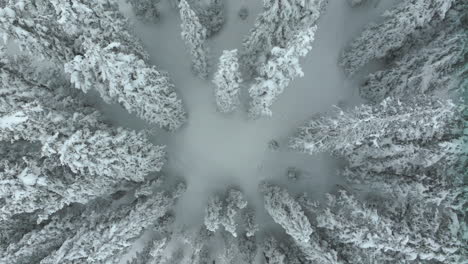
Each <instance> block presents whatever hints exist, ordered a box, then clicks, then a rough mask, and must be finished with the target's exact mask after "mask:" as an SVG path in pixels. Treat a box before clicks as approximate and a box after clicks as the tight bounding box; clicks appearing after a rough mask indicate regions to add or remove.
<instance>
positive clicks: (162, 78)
mask: <svg viewBox="0 0 468 264" xmlns="http://www.w3.org/2000/svg"><path fill="white" fill-rule="evenodd" d="M57 14H59V15H57ZM0 19H1V20H2V23H1V26H0V27H1V30H2V31H3V36H4V37H5V38H7V37H8V38H12V39H13V40H15V42H16V43H18V45H19V46H20V47H21V48H22V49H24V50H26V51H28V52H29V53H31V54H32V55H34V56H37V54H40V55H41V56H43V57H44V58H46V59H49V60H52V61H53V62H55V63H57V64H58V65H60V67H63V66H64V65H67V66H66V67H65V68H66V69H67V72H68V73H69V74H70V75H71V78H72V82H73V83H74V84H75V86H76V87H77V88H79V89H82V90H83V91H88V90H89V89H90V88H91V83H89V82H88V81H93V83H92V84H93V85H96V87H98V88H100V89H98V91H99V93H100V94H101V95H102V96H103V97H104V99H105V101H106V102H116V103H120V104H121V105H122V106H123V107H124V108H125V109H126V110H128V111H129V112H135V113H136V114H137V115H138V116H139V117H140V118H143V119H145V120H146V121H149V122H151V123H156V124H158V125H160V126H161V127H166V128H168V129H171V130H172V129H176V128H178V127H179V126H180V125H181V124H182V123H183V122H184V121H185V113H184V110H183V108H182V104H181V101H180V100H178V99H177V98H176V94H175V92H174V87H173V84H172V83H171V82H170V80H169V79H168V77H167V75H166V74H165V73H161V72H159V71H157V70H156V68H155V67H154V66H149V65H148V64H147V62H146V61H145V60H146V59H147V58H148V54H147V53H146V52H145V51H144V50H143V46H142V45H141V43H139V41H138V40H137V39H136V38H134V37H133V36H131V34H130V33H129V32H128V30H127V27H128V25H127V21H126V20H125V19H124V18H123V16H122V15H121V14H120V13H119V10H118V6H117V4H116V3H113V2H112V1H109V0H99V1H85V2H73V3H72V2H67V1H60V0H47V1H42V2H41V5H34V4H33V3H32V2H25V1H19V2H17V1H11V2H10V3H9V4H8V6H7V7H5V8H3V9H2V10H1V12H0ZM91 43H92V44H91ZM106 47H108V49H107V50H106V49H105V48H106ZM99 52H102V53H103V54H100V53H99ZM119 58H120V59H121V60H119ZM104 59H105V60H108V61H111V62H112V63H113V64H112V66H113V67H112V66H111V64H109V63H107V64H106V63H104V62H103V61H102V60H104ZM96 63H99V64H101V65H96ZM116 65H119V66H120V67H124V68H123V69H122V71H119V70H118V69H117V68H116ZM78 71H81V72H78ZM119 80H120V81H119ZM142 87H145V88H146V89H144V88H142ZM147 87H151V89H147ZM131 89H132V90H131ZM130 90H131V91H132V92H130ZM141 93H142V94H141ZM135 97H138V98H139V99H141V98H145V99H146V100H144V101H139V99H137V98H135ZM148 98H156V99H153V100H149V99H148Z"/></svg>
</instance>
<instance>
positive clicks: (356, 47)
mask: <svg viewBox="0 0 468 264" xmlns="http://www.w3.org/2000/svg"><path fill="white" fill-rule="evenodd" d="M455 1H456V0H407V1H402V2H401V3H400V4H399V5H398V6H397V7H395V8H393V9H391V10H388V11H386V12H385V13H384V14H383V17H384V21H383V22H381V23H378V24H371V25H370V26H368V27H367V28H366V29H365V30H364V31H363V32H362V33H361V35H360V36H359V37H358V38H356V39H355V40H354V41H353V42H352V43H351V44H350V46H349V48H348V49H347V50H346V51H345V52H344V53H343V55H342V57H341V62H340V63H341V65H342V66H343V67H344V69H345V71H346V72H347V73H348V74H349V75H352V74H354V73H355V72H357V71H358V70H359V69H360V68H361V67H363V66H365V65H366V64H367V63H368V62H370V61H371V60H374V59H381V58H385V57H387V56H391V55H392V53H393V52H395V51H397V50H398V49H400V48H401V47H402V46H404V45H406V44H408V43H409V42H410V41H411V39H412V36H414V35H415V34H417V33H418V32H419V31H421V30H423V29H424V28H427V27H431V26H433V24H434V23H437V22H439V21H441V20H443V19H444V18H445V16H446V14H447V12H448V10H449V9H450V7H451V5H452V4H453V3H454V2H455Z"/></svg>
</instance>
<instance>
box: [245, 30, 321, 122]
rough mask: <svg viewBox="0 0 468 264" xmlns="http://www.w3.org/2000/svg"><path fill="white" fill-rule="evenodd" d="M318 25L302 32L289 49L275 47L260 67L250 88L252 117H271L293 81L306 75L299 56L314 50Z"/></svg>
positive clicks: (291, 42)
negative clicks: (273, 109) (274, 108)
mask: <svg viewBox="0 0 468 264" xmlns="http://www.w3.org/2000/svg"><path fill="white" fill-rule="evenodd" d="M316 29H317V27H315V26H314V27H311V28H308V29H306V30H303V31H302V30H301V31H298V32H297V34H295V35H294V36H293V37H292V39H291V40H290V42H289V43H288V46H287V47H286V48H280V47H274V48H273V49H272V50H271V56H270V57H269V58H268V60H267V61H266V62H265V64H263V65H262V67H261V68H260V74H259V77H257V78H256V79H255V82H254V84H253V85H252V86H251V87H250V89H249V94H250V97H251V100H252V101H251V103H250V105H251V106H250V110H249V115H250V116H251V117H252V118H256V117H260V116H271V115H272V112H271V109H270V108H271V106H272V105H273V103H274V102H275V101H276V100H277V98H278V96H279V95H280V94H282V93H283V92H284V89H285V88H286V87H287V86H288V85H289V83H290V82H291V81H292V80H294V79H295V78H297V77H302V76H303V75H304V73H303V72H302V69H301V66H300V65H299V59H300V58H301V57H304V56H306V55H307V53H308V52H309V51H310V50H311V49H312V42H313V41H314V34H315V30H316Z"/></svg>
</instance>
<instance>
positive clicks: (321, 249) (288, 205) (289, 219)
mask: <svg viewBox="0 0 468 264" xmlns="http://www.w3.org/2000/svg"><path fill="white" fill-rule="evenodd" d="M260 188H261V192H262V193H263V195H264V199H265V209H266V210H267V212H268V213H269V214H270V216H271V217H272V218H273V220H274V221H275V222H276V223H278V224H279V225H281V227H282V228H284V230H285V231H286V233H287V234H288V235H290V236H291V237H292V239H293V240H294V242H295V243H296V245H297V246H298V247H299V249H300V250H301V251H302V253H303V254H304V256H305V258H306V259H307V260H308V261H312V262H319V263H329V264H337V263H341V262H340V261H339V260H338V257H337V253H336V252H335V251H334V250H333V249H332V248H327V247H326V246H325V245H324V244H323V243H321V242H320V238H319V237H318V236H317V235H316V234H314V232H315V230H314V228H313V227H312V225H311V224H310V222H309V219H307V217H306V215H305V214H304V211H303V210H302V208H301V205H300V204H299V203H298V202H297V201H296V200H295V199H294V198H293V197H291V195H290V194H289V193H288V192H287V191H286V190H285V189H282V188H280V187H278V186H274V185H270V184H266V183H264V184H262V186H261V187H260Z"/></svg>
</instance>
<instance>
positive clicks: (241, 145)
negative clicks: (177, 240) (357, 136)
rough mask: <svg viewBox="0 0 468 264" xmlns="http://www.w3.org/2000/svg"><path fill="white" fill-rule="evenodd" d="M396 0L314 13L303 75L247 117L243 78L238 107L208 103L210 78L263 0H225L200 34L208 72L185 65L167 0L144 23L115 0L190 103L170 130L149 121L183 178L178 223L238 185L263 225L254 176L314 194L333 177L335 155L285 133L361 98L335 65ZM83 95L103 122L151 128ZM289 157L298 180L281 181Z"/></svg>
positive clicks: (336, 5)
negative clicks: (157, 16) (218, 21)
mask: <svg viewBox="0 0 468 264" xmlns="http://www.w3.org/2000/svg"><path fill="white" fill-rule="evenodd" d="M398 1H400V0H386V1H372V2H373V4H372V5H370V4H369V5H364V6H361V7H358V8H351V7H350V5H349V4H348V3H347V1H341V0H331V1H330V2H329V5H328V8H327V10H326V11H325V13H324V14H323V15H322V17H321V19H320V20H319V22H318V30H317V32H316V36H315V41H314V43H313V49H312V51H311V52H310V53H309V54H308V56H307V57H306V58H305V59H303V60H301V65H302V68H303V71H304V74H305V76H304V77H302V78H298V79H296V80H294V81H293V82H292V83H291V84H290V85H289V87H287V88H286V90H285V92H284V93H283V94H282V95H281V96H280V97H279V100H278V101H277V102H275V104H274V105H273V107H272V111H273V116H272V117H271V118H269V119H258V120H249V119H248V117H247V109H248V98H247V89H248V87H249V85H246V86H245V87H242V101H241V102H242V105H241V106H240V107H239V109H238V111H237V112H235V113H234V114H230V115H225V114H222V113H219V112H217V111H216V104H215V97H214V88H215V87H214V85H213V84H212V83H211V80H212V77H213V72H214V71H215V70H216V63H217V61H218V59H219V56H221V54H222V51H223V50H232V49H238V50H242V46H241V43H242V40H243V39H244V37H245V35H247V34H248V33H249V31H250V29H251V27H252V26H253V24H254V22H255V18H256V16H257V15H258V13H259V12H260V11H261V9H262V2H263V1H261V0H256V1H253V0H235V1H234V0H232V1H231V0H226V8H227V12H226V15H227V21H226V24H225V26H224V28H223V29H222V31H221V32H220V33H219V34H217V35H216V36H214V37H212V38H211V39H210V40H209V41H208V45H209V47H210V49H211V55H212V58H211V73H210V77H209V78H208V79H207V80H200V79H199V78H197V77H196V76H195V75H194V74H193V73H192V72H191V70H190V64H191V63H190V61H191V58H190V54H189V53H188V52H187V51H186V50H185V46H184V42H183V40H182V39H181V35H180V32H181V28H180V18H179V16H178V12H177V10H175V9H173V8H172V7H170V5H169V3H168V2H169V1H168V0H164V1H161V3H160V11H161V20H160V21H158V22H157V23H154V24H153V23H146V24H144V23H142V22H140V21H139V20H138V19H135V17H134V16H133V14H132V13H131V9H130V8H129V6H128V4H126V3H125V0H121V2H122V11H123V12H124V13H125V15H127V16H128V17H129V18H130V20H131V21H132V22H133V23H135V33H136V34H137V36H139V37H140V38H141V39H142V41H143V43H144V45H145V47H146V49H147V51H148V52H149V54H150V56H151V62H152V63H154V64H155V65H156V66H157V67H158V68H159V69H160V70H164V71H167V72H169V75H170V76H171V78H172V80H173V82H174V83H175V85H176V91H177V93H178V95H179V96H180V97H181V98H182V100H183V102H184V104H185V107H186V110H187V112H188V122H187V123H186V124H185V125H184V126H183V127H182V128H181V129H179V130H178V131H176V132H172V133H170V132H165V131H162V130H160V129H156V128H154V130H155V131H156V133H155V136H154V142H155V143H156V144H165V145H167V148H166V150H167V152H168V162H167V163H166V165H165V167H164V169H163V172H164V174H166V175H167V176H170V177H175V176H178V177H182V178H184V179H185V180H186V181H187V186H188V188H187V191H186V193H185V194H184V195H183V196H182V198H181V199H180V201H179V202H178V205H177V208H176V215H177V218H176V219H177V222H178V223H180V224H184V225H188V226H199V225H201V224H202V223H203V216H204V208H205V206H206V202H207V200H208V196H209V195H210V194H212V193H213V192H221V191H225V190H226V189H227V188H228V187H230V186H235V187H236V186H237V187H239V188H240V189H241V190H242V191H243V192H244V194H245V197H246V199H247V200H248V202H249V203H250V204H251V205H253V206H254V207H255V208H256V209H257V210H256V211H257V212H256V213H257V221H258V223H259V224H260V226H261V227H264V226H265V225H269V224H271V223H272V220H271V218H270V217H268V216H267V214H266V212H265V209H263V198H261V194H260V193H259V192H258V190H257V188H258V184H259V183H260V182H261V181H263V180H268V181H273V182H275V183H278V184H282V185H286V184H287V185H288V188H287V189H288V190H289V191H290V192H291V193H293V194H298V193H302V192H307V193H308V194H310V195H311V196H312V197H320V196H321V195H322V194H323V193H324V192H327V191H330V190H331V189H333V188H334V187H335V186H336V184H338V183H339V182H340V179H339V178H337V176H335V171H336V166H337V165H336V161H335V160H333V159H332V158H330V157H328V156H308V155H306V154H300V153H295V152H293V151H292V150H290V149H289V148H288V139H289V137H290V136H292V135H293V134H294V133H295V132H296V131H297V128H298V127H299V126H301V125H303V124H304V123H305V121H306V120H308V119H309V118H310V117H312V115H314V114H316V113H318V112H326V111H329V110H331V109H332V105H336V104H338V103H339V102H343V103H345V105H355V104H357V103H360V102H361V100H360V99H359V96H358V95H357V87H358V85H359V83H358V82H357V81H352V80H349V79H346V77H345V76H344V73H343V71H342V69H341V68H339V66H338V57H339V55H340V53H341V51H342V49H343V48H344V47H345V46H346V44H348V43H349V42H350V41H351V40H352V39H353V38H355V37H357V36H358V34H359V33H360V32H361V31H362V29H363V27H364V26H365V25H366V24H368V23H369V22H370V21H376V20H378V17H379V14H381V13H382V12H383V10H385V9H387V8H389V7H391V6H392V5H394V4H395V3H396V2H398ZM241 6H247V7H248V9H249V17H248V18H247V19H246V20H241V19H240V18H239V17H238V15H237V13H238V11H239V9H240V8H241ZM88 96H89V100H90V101H91V102H94V103H95V104H96V105H97V107H98V108H99V109H100V110H101V111H102V112H103V113H104V114H105V115H106V116H107V117H108V119H109V120H110V121H111V122H114V123H115V124H118V125H121V126H124V127H129V128H134V129H146V128H150V129H153V127H152V126H151V125H149V124H146V123H145V122H144V121H142V120H139V119H138V118H137V117H135V116H133V115H129V114H127V113H126V112H125V111H124V110H123V109H122V108H121V107H119V106H117V105H108V104H105V103H103V102H102V101H100V99H98V98H97V97H98V96H95V94H94V95H93V94H90V95H88ZM271 140H276V141H278V143H279V144H280V148H279V150H277V151H272V150H270V149H268V143H269V141H271ZM290 167H295V168H297V170H298V172H299V173H300V175H299V177H298V180H297V181H294V182H288V177H287V171H288V168H290Z"/></svg>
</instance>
